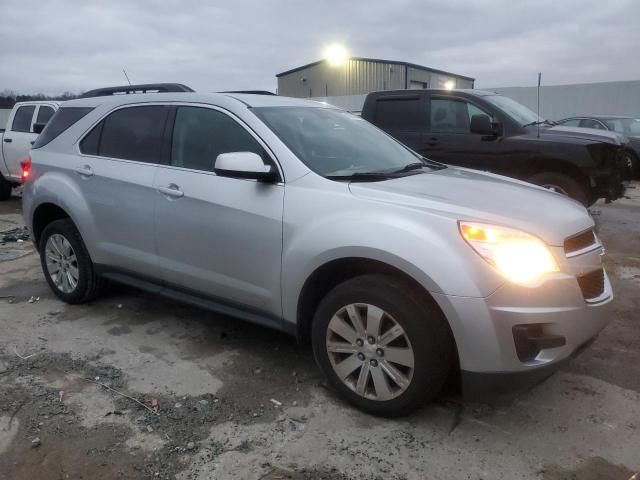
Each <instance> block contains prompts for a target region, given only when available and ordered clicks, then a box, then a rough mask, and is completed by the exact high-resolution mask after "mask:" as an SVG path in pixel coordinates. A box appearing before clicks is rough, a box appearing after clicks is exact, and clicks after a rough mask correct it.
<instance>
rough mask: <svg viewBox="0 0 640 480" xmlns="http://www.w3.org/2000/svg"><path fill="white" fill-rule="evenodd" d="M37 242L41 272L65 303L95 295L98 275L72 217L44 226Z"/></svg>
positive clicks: (77, 301) (81, 301) (99, 282)
mask: <svg viewBox="0 0 640 480" xmlns="http://www.w3.org/2000/svg"><path fill="white" fill-rule="evenodd" d="M39 245H40V248H39V251H40V262H41V264H42V271H43V272H44V276H45V278H46V280H47V283H48V284H49V286H50V287H51V290H53V293H55V294H56V296H58V298H60V299H61V300H63V301H65V302H67V303H84V302H88V301H89V300H91V299H93V298H94V297H95V296H96V295H97V294H98V292H99V289H100V288H99V287H100V284H101V281H100V278H99V277H98V275H97V274H96V272H95V270H94V268H93V263H92V262H91V258H90V257H89V253H88V252H87V249H86V247H85V245H84V242H83V241H82V238H81V236H80V232H78V229H77V228H76V227H75V225H74V224H73V222H72V221H71V220H69V219H64V220H56V221H54V222H51V223H50V224H49V225H47V226H46V227H45V229H44V231H43V232H42V235H41V236H40V244H39Z"/></svg>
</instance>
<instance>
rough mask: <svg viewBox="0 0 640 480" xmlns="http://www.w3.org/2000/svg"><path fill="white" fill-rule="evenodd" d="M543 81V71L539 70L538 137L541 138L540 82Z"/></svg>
mask: <svg viewBox="0 0 640 480" xmlns="http://www.w3.org/2000/svg"><path fill="white" fill-rule="evenodd" d="M541 81H542V72H538V121H537V123H538V138H540V82H541Z"/></svg>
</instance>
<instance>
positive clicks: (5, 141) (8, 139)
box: [3, 138, 13, 143]
mask: <svg viewBox="0 0 640 480" xmlns="http://www.w3.org/2000/svg"><path fill="white" fill-rule="evenodd" d="M3 140H4V143H11V142H13V139H12V138H5V139H3Z"/></svg>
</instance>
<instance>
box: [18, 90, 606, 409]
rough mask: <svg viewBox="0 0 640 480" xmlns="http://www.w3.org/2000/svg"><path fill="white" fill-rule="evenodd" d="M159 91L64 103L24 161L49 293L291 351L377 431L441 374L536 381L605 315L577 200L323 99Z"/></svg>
mask: <svg viewBox="0 0 640 480" xmlns="http://www.w3.org/2000/svg"><path fill="white" fill-rule="evenodd" d="M171 90H174V91H171ZM116 91H117V90H116ZM165 91H166V92H167V93H153V94H136V95H112V96H99V97H90V98H82V99H79V100H72V101H70V102H66V103H65V104H64V105H63V106H62V107H61V108H60V110H59V111H58V113H57V114H56V115H55V116H54V118H53V119H52V121H51V122H50V123H49V125H47V127H46V128H45V130H44V131H43V132H42V134H41V135H40V137H39V138H38V140H37V141H36V143H35V145H34V148H33V150H31V153H30V160H29V161H28V162H25V163H24V166H23V167H24V171H25V172H27V173H28V174H27V175H26V181H25V183H24V191H23V213H24V218H25V222H26V224H27V225H28V227H29V229H30V231H31V235H32V238H33V240H34V242H35V244H36V246H37V248H38V252H39V253H40V258H41V264H42V269H43V272H44V275H45V278H46V280H47V282H48V283H49V286H50V287H51V289H52V290H53V292H54V293H55V294H56V295H57V296H58V297H59V298H61V299H62V300H64V301H66V302H69V303H83V302H88V301H90V300H91V299H92V298H94V297H95V296H96V295H97V294H98V293H99V290H100V286H101V283H102V281H103V280H104V279H111V280H115V281H119V282H123V283H125V284H129V285H131V286H134V287H137V288H142V289H147V290H150V291H153V292H156V293H159V294H164V295H167V296H169V297H171V298H174V299H177V300H181V301H186V302H190V303H193V304H195V305H198V306H200V307H206V308H210V309H212V310H215V311H217V312H221V313H223V314H226V315H231V316H235V317H239V318H243V319H246V320H249V321H253V322H256V323H259V324H262V325H264V326H268V327H272V328H276V329H279V330H282V331H285V332H289V333H291V334H293V335H296V336H297V337H298V338H301V339H306V338H310V340H311V343H312V345H313V351H314V354H315V358H316V361H317V363H318V365H319V366H320V368H321V369H322V371H323V372H324V373H325V375H326V376H327V377H328V379H329V381H330V382H331V384H332V385H333V386H334V387H335V389H336V390H337V391H338V392H339V393H340V394H341V395H342V396H343V397H344V398H345V399H347V400H348V401H349V402H351V403H353V404H354V405H356V406H358V407H359V408H361V409H363V410H366V411H368V412H371V413H375V414H379V415H389V416H393V415H403V414H406V413H408V412H409V411H411V410H412V409H414V408H416V407H419V406H420V405H422V404H423V403H424V402H426V401H428V400H429V399H432V398H434V396H436V395H437V394H438V393H439V392H440V390H441V388H442V386H443V384H444V383H445V380H446V379H447V378H448V377H449V375H450V374H451V373H460V372H459V370H458V369H461V370H462V375H461V377H462V383H463V389H464V391H465V393H466V394H469V395H471V396H473V395H482V393H481V392H484V393H485V394H486V393H487V392H490V393H492V394H495V393H497V392H499V391H500V389H501V388H505V387H509V386H514V385H522V383H523V382H524V383H526V382H535V381H539V380H541V379H542V378H544V377H545V376H547V375H549V374H550V373H551V371H553V369H554V368H556V367H557V366H558V365H559V364H560V363H561V362H562V361H563V360H564V359H566V358H567V357H568V356H570V355H571V354H572V353H574V352H575V351H576V350H577V349H578V348H579V347H580V346H582V345H584V344H585V343H586V342H587V341H589V339H591V338H592V337H594V336H595V335H596V334H597V333H598V332H599V331H600V329H601V328H603V327H604V325H605V324H606V322H607V321H608V319H609V318H610V313H611V301H612V299H613V293H612V290H611V285H610V283H609V280H608V277H607V275H606V273H605V271H604V269H603V266H602V261H601V254H602V252H603V248H602V245H601V244H600V242H599V240H598V238H597V237H596V236H595V234H594V232H593V228H594V222H593V219H592V218H591V216H590V215H589V213H588V211H587V210H586V209H585V208H584V207H583V206H582V205H580V204H578V203H577V202H574V201H572V200H570V199H567V198H565V197H563V196H560V195H557V194H555V193H553V192H549V191H547V190H545V189H543V188H540V187H537V186H535V185H531V184H527V183H524V182H519V181H517V180H513V179H509V178H506V177H501V176H498V175H493V174H490V173H484V172H476V171H472V170H468V169H459V168H454V167H447V166H446V165H443V164H440V163H436V162H431V161H427V160H425V159H423V158H422V157H421V156H419V155H417V154H416V153H415V152H413V151H412V150H410V149H408V148H407V147H405V146H403V145H402V144H401V143H399V142H397V141H396V140H394V139H393V138H391V137H390V136H388V135H386V134H384V133H383V132H381V131H380V130H379V129H377V128H375V127H374V126H372V125H371V124H370V123H368V122H366V121H365V120H363V119H362V118H360V117H357V116H355V115H351V114H349V113H347V112H344V111H342V110H339V109H336V108H333V107H331V106H329V105H323V104H321V103H317V102H311V101H308V100H301V99H292V98H285V97H278V96H273V95H247V94H236V93H226V94H199V93H194V92H187V91H185V90H184V89H182V86H175V88H169V87H166V86H165ZM102 92H103V95H106V93H105V90H104V89H103V90H102Z"/></svg>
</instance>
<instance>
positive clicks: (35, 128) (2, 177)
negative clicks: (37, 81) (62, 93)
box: [0, 101, 60, 200]
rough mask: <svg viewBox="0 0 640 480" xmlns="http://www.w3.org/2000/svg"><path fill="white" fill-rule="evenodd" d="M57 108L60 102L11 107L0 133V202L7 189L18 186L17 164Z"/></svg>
mask: <svg viewBox="0 0 640 480" xmlns="http://www.w3.org/2000/svg"><path fill="white" fill-rule="evenodd" d="M59 106H60V102H50V101H33V102H18V103H16V104H15V105H14V107H13V109H12V110H11V113H10V114H9V120H8V121H7V125H6V129H5V131H4V132H3V133H2V134H0V200H8V199H9V198H10V197H11V190H12V189H13V188H14V187H16V186H18V185H19V184H20V182H21V180H22V178H21V177H20V161H21V160H22V159H23V158H24V157H25V156H26V155H27V153H28V152H29V150H30V149H31V146H32V145H33V142H34V141H35V139H36V138H37V137H38V134H39V133H40V132H41V131H42V129H43V128H44V126H45V125H46V124H47V122H48V121H49V119H50V118H51V117H52V116H53V114H54V113H55V112H56V110H58V107H59Z"/></svg>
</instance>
